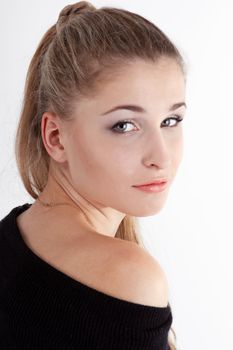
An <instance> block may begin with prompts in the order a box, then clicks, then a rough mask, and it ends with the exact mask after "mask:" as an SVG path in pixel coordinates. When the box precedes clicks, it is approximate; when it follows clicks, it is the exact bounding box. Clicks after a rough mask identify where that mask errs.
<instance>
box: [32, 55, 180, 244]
mask: <svg viewBox="0 0 233 350" xmlns="http://www.w3.org/2000/svg"><path fill="white" fill-rule="evenodd" d="M178 102H185V77H184V75H183V73H182V71H181V69H180V67H179V66H178V64H177V63H176V62H175V61H174V60H172V59H170V58H163V59H161V60H160V61H159V62H157V63H149V62H146V61H143V60H139V59H138V60H136V61H134V62H133V63H131V64H130V65H127V67H123V68H122V70H121V71H120V73H118V74H117V76H116V77H114V79H111V81H110V80H109V81H107V82H105V83H104V84H103V85H102V86H101V88H100V89H99V90H98V93H97V94H96V95H95V97H94V98H83V99H82V100H80V101H78V103H77V104H76V106H75V112H74V120H73V121H72V122H69V123H67V122H66V123H64V122H62V120H61V119H60V118H59V116H57V115H54V114H52V113H49V112H46V113H44V114H43V118H42V123H41V131H42V137H43V142H44V145H45V148H46V150H47V152H48V153H49V155H50V157H51V163H50V170H49V178H48V183H47V185H46V187H45V189H44V191H43V192H42V194H41V195H40V199H41V200H42V201H44V202H51V201H52V202H54V203H64V202H65V203H68V204H70V205H62V206H55V207H53V208H46V207H44V206H42V205H41V203H40V202H39V201H38V200H36V201H35V202H34V203H33V205H32V206H31V208H30V209H29V210H30V213H31V214H33V215H34V217H36V218H37V219H38V220H39V219H40V218H42V217H43V222H45V223H46V221H48V222H49V221H50V220H51V218H52V217H54V218H55V217H56V222H57V225H59V227H61V226H63V227H68V226H69V227H75V228H78V229H77V230H75V232H76V234H78V233H77V232H92V233H94V234H101V235H104V236H106V237H111V238H112V237H114V236H115V234H116V232H117V229H118V227H119V225H120V223H121V221H122V220H123V218H124V217H125V215H126V214H128V215H132V216H135V217H145V216H151V215H155V214H157V213H158V212H159V211H160V210H161V209H162V207H163V206H164V204H165V201H166V198H167V195H168V191H169V188H170V186H171V183H172V181H173V180H174V178H175V175H176V173H177V170H178V167H179V164H180V162H181V158H182V153H183V135H182V122H181V123H178V124H177V126H175V125H176V121H175V120H168V121H167V122H164V121H165V119H166V118H172V117H175V115H177V114H178V115H180V116H181V117H184V114H185V107H180V108H178V109H177V110H174V111H172V112H169V108H170V106H171V105H173V104H174V103H178ZM125 104H127V105H129V104H133V105H139V106H141V107H143V108H144V109H145V110H146V113H138V112H133V111H128V110H118V111H115V112H112V113H109V114H106V115H102V114H103V113H105V112H106V111H108V110H110V109H111V108H113V107H115V106H117V105H125ZM124 119H131V121H132V122H133V123H134V125H131V124H124V125H118V126H117V127H116V129H117V130H116V131H115V132H114V131H113V130H111V127H113V126H114V125H115V124H116V123H117V122H119V121H123V120H124ZM169 121H170V125H169ZM162 122H164V123H165V124H164V123H163V124H162ZM166 123H167V124H166ZM162 125H163V126H162ZM172 125H174V127H172ZM121 130H123V131H122V133H120V131H121ZM124 130H125V131H124ZM117 131H118V132H117ZM123 132H124V133H123ZM161 177H165V178H168V179H169V183H168V186H167V188H166V190H165V191H162V192H159V193H145V192H143V191H140V190H138V189H136V188H134V187H132V186H134V185H137V184H143V183H146V182H150V181H151V180H153V179H155V178H161ZM29 210H28V211H29ZM83 230H84V231H83Z"/></svg>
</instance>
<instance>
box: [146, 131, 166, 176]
mask: <svg viewBox="0 0 233 350" xmlns="http://www.w3.org/2000/svg"><path fill="white" fill-rule="evenodd" d="M144 149H145V152H144V157H143V163H144V164H145V165H146V166H147V167H151V166H155V167H158V168H162V169H169V167H170V165H171V150H170V147H169V145H168V143H167V142H166V140H165V139H164V136H163V135H162V133H160V132H156V131H155V132H153V134H150V136H149V137H147V141H146V147H145V148H144ZM167 172H169V171H167Z"/></svg>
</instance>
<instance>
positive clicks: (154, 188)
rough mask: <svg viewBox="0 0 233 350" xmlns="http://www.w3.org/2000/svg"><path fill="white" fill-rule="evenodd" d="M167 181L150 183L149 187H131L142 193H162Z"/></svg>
mask: <svg viewBox="0 0 233 350" xmlns="http://www.w3.org/2000/svg"><path fill="white" fill-rule="evenodd" d="M167 185H168V181H166V182H162V183H161V182H160V183H152V184H149V185H141V186H133V187H135V188H137V189H139V190H141V191H144V192H152V193H157V192H162V191H164V190H165V189H166V188H167Z"/></svg>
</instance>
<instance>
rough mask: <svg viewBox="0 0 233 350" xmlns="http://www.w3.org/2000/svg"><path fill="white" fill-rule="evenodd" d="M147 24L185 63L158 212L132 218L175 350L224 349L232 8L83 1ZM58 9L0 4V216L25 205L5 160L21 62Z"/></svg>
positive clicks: (231, 262) (231, 287) (228, 321)
mask: <svg viewBox="0 0 233 350" xmlns="http://www.w3.org/2000/svg"><path fill="white" fill-rule="evenodd" d="M92 3H93V4H94V5H95V6H96V7H100V6H116V7H122V8H125V9H127V10H131V11H133V12H137V13H139V14H140V15H143V16H145V17H146V18H148V19H150V20H151V21H153V22H154V23H155V24H156V25H158V27H160V29H162V30H163V31H164V32H165V33H166V34H167V35H168V36H169V37H170V39H171V40H173V42H174V43H175V44H176V45H177V47H178V48H179V49H180V50H181V53H182V54H183V56H184V58H185V60H186V63H187V65H188V76H187V95H186V97H187V98H186V102H187V105H188V109H187V112H186V117H185V121H184V122H183V134H184V156H183V160H182V163H181V165H180V168H179V171H178V173H177V176H176V179H175V181H174V182H173V186H172V188H171V189H170V193H169V197H168V200H167V203H166V205H165V207H164V208H163V209H162V211H161V212H160V213H159V214H158V215H156V216H153V217H152V216H151V217H145V218H140V219H139V220H140V224H141V229H142V235H143V238H144V242H145V243H146V247H147V248H148V250H149V251H150V252H151V254H153V255H154V256H155V257H156V259H157V260H158V261H159V262H160V264H161V265H162V267H163V268H164V270H165V272H166V275H167V278H168V281H169V286H170V298H169V299H170V303H171V305H172V309H173V325H172V326H173V328H174V329H175V331H176V334H177V337H178V340H177V344H178V349H179V350H210V349H211V350H220V349H221V350H230V349H233V336H232V335H233V321H232V312H233V301H232V295H233V273H232V267H233V254H232V249H233V244H232V243H233V241H232V237H231V236H232V235H233V223H232V216H233V214H232V196H233V185H232V178H233V166H232V158H233V157H232V151H233V141H232V140H233V115H232V114H233V108H232V105H231V104H230V99H231V98H232V81H233V68H232V64H233V38H232V36H233V21H232V18H233V1H231V0H222V1H213V0H195V1H194V0H193V1H187V0H186V1H184V0H183V1H181V0H177V1H173V0H158V1H148V0H143V1H135V0H134V1H119V0H118V1H107V0H106V1H94V0H93V1H92ZM68 4H69V3H67V2H66V1H59V0H56V1H55V0H53V1H52V0H50V1H45V0H41V1H40V2H38V1H26V0H21V1H9V2H8V1H4V2H2V3H1V21H0V40H1V55H0V77H1V83H0V108H1V112H0V218H2V217H3V216H5V215H6V214H7V213H8V212H9V211H10V210H11V209H12V208H13V207H15V206H18V205H22V204H24V203H26V202H28V203H31V202H33V201H34V200H33V199H32V198H31V197H30V196H29V195H28V194H27V193H26V190H25V189H24V187H23V184H22V182H21V180H20V178H19V175H18V171H17V169H16V164H15V158H14V137H15V131H16V125H17V122H18V118H19V112H20V108H21V103H22V97H23V87H24V82H25V76H26V71H27V68H28V65H29V62H30V59H31V57H32V55H33V53H34V51H35V49H36V47H37V45H38V43H39V40H40V39H41V37H42V35H43V34H44V33H45V31H46V30H47V29H48V28H49V27H50V26H51V25H52V24H54V23H55V22H56V20H57V16H58V14H59V12H60V10H61V9H62V8H63V7H64V6H66V5H68Z"/></svg>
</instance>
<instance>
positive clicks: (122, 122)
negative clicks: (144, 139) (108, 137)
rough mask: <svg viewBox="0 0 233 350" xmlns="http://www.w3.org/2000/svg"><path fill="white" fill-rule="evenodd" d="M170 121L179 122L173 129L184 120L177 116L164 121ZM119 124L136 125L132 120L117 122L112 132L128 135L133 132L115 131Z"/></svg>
mask: <svg viewBox="0 0 233 350" xmlns="http://www.w3.org/2000/svg"><path fill="white" fill-rule="evenodd" d="M170 119H172V120H176V122H177V124H176V125H175V126H171V128H175V127H177V126H178V124H179V123H180V122H182V120H183V118H182V117H181V116H180V115H176V118H167V119H165V120H164V121H166V120H170ZM119 124H131V125H135V124H134V123H133V122H132V120H127V119H126V120H122V121H119V122H117V123H116V124H114V125H113V127H112V128H111V130H114V132H117V133H118V134H126V133H128V132H131V131H126V132H121V131H115V130H116V127H117V126H118V125H119ZM118 130H119V129H118Z"/></svg>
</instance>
